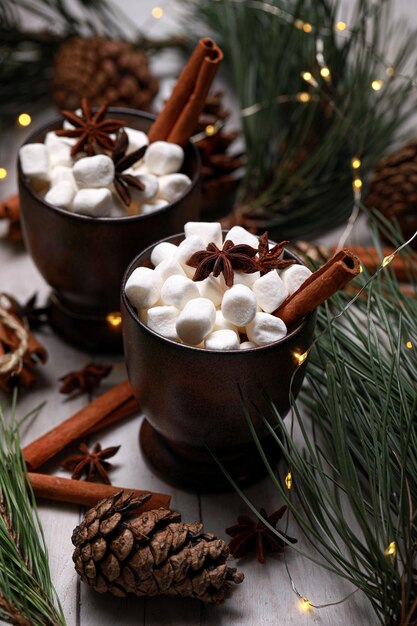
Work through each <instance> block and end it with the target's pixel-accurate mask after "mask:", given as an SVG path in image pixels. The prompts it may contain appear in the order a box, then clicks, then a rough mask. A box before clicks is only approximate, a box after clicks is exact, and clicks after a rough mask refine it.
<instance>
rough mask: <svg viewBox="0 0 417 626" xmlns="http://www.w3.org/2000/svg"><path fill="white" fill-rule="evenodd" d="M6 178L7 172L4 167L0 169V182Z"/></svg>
mask: <svg viewBox="0 0 417 626" xmlns="http://www.w3.org/2000/svg"><path fill="white" fill-rule="evenodd" d="M5 178H7V170H6V168H5V167H0V180H4V179H5Z"/></svg>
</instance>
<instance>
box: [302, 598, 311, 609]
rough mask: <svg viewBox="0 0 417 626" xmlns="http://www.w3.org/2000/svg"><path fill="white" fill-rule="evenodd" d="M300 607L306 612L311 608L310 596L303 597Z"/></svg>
mask: <svg viewBox="0 0 417 626" xmlns="http://www.w3.org/2000/svg"><path fill="white" fill-rule="evenodd" d="M300 609H301V610H302V611H305V612H307V611H309V610H310V609H311V602H310V600H309V599H308V598H304V597H303V598H301V599H300Z"/></svg>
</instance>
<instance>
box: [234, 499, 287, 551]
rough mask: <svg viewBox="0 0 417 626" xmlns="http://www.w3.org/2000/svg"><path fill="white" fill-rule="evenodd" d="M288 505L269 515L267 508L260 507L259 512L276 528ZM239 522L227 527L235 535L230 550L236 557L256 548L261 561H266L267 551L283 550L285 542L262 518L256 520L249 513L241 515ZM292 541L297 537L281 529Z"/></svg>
mask: <svg viewBox="0 0 417 626" xmlns="http://www.w3.org/2000/svg"><path fill="white" fill-rule="evenodd" d="M286 510H287V507H286V506H285V505H284V506H282V507H281V508H280V509H278V511H275V513H272V514H271V515H267V513H266V511H265V509H260V510H259V513H260V514H261V515H262V517H263V518H264V519H265V520H266V521H267V522H268V524H270V525H271V526H272V527H273V528H276V525H277V522H278V520H280V519H281V517H282V516H283V515H284V513H285V511H286ZM237 522H238V523H237V524H235V525H234V526H230V528H226V532H227V534H228V535H230V536H231V537H233V539H232V540H231V541H230V543H229V548H230V552H231V553H232V554H233V556H234V557H235V558H239V557H242V556H245V555H246V554H248V553H249V552H250V551H252V550H255V553H256V557H257V559H258V561H259V563H265V556H266V553H267V552H283V551H284V548H285V545H286V544H285V543H284V541H282V539H280V538H279V537H278V536H277V535H275V533H273V532H272V530H270V529H269V528H268V527H267V526H266V525H265V524H264V523H263V522H262V521H261V520H258V519H256V520H255V521H254V520H253V519H252V518H251V517H249V515H239V516H238V518H237ZM279 532H280V534H281V535H283V536H284V537H285V538H286V539H288V541H290V542H291V543H297V539H294V538H293V537H289V536H288V535H286V534H285V533H283V532H282V531H281V530H280V531H279Z"/></svg>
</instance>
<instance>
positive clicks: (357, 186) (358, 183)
mask: <svg viewBox="0 0 417 626" xmlns="http://www.w3.org/2000/svg"><path fill="white" fill-rule="evenodd" d="M362 184H363V183H362V181H361V179H360V178H355V179H354V181H353V183H352V185H353V188H354V189H356V190H359V189H361V188H362Z"/></svg>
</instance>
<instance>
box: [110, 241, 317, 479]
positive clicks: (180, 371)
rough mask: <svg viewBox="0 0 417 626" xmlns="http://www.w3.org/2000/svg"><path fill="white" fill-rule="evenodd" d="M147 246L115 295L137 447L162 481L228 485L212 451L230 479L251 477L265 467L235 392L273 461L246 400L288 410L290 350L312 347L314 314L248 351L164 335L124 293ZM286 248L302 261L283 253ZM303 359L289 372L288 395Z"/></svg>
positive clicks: (270, 445)
mask: <svg viewBox="0 0 417 626" xmlns="http://www.w3.org/2000/svg"><path fill="white" fill-rule="evenodd" d="M183 238H184V235H177V236H175V237H169V238H167V239H166V240H165V241H170V242H172V243H175V244H178V243H179V242H180V241H182V239H183ZM155 245H156V244H155ZM154 247H155V246H150V247H149V248H147V249H146V250H144V251H143V252H142V253H141V254H139V255H138V256H137V257H136V258H135V259H134V261H132V263H131V264H130V266H129V268H128V269H127V271H126V274H125V276H124V279H123V284H122V293H121V311H122V327H123V341H124V349H125V358H126V364H127V371H128V377H129V381H130V384H131V385H132V388H133V391H134V394H135V397H136V399H137V400H138V402H139V404H140V406H141V408H142V410H143V413H144V415H145V418H146V419H145V420H144V422H143V424H142V428H141V433H140V441H141V446H142V449H143V451H144V453H145V456H146V457H147V459H148V460H149V461H150V462H151V464H152V465H153V467H154V468H155V469H156V470H157V471H158V472H159V473H160V474H161V475H162V476H163V477H164V478H165V479H167V480H168V481H171V482H174V483H178V484H181V485H182V486H186V487H189V488H192V489H194V490H227V489H230V483H229V481H228V480H227V479H226V478H225V475H224V473H223V471H222V470H221V469H220V468H219V466H218V464H217V463H216V461H215V460H213V456H212V454H211V453H213V454H214V455H215V456H216V457H217V458H218V459H219V460H220V462H221V463H222V464H223V465H224V467H225V468H226V469H227V471H228V472H229V473H230V474H231V476H232V477H233V479H234V480H235V481H236V482H238V483H239V484H241V485H245V484H249V483H251V482H254V481H256V480H257V479H259V478H260V477H261V476H262V475H263V474H264V473H265V464H264V463H263V461H262V460H261V457H260V454H259V452H258V450H257V447H256V445H255V443H254V439H253V436H252V434H251V432H250V429H249V426H248V423H247V420H246V418H245V414H244V410H243V406H242V398H243V399H244V400H245V401H246V403H247V406H248V407H249V410H250V413H251V419H252V423H253V427H254V429H255V431H256V433H257V435H258V437H259V438H260V440H261V442H262V445H263V447H264V449H265V451H266V453H267V454H269V455H271V457H272V460H276V459H277V458H278V455H279V447H278V445H277V443H276V440H274V438H273V437H272V436H271V435H270V432H269V430H268V428H267V426H266V425H265V423H264V422H263V420H262V419H261V417H260V416H259V413H258V412H257V411H255V410H253V409H252V403H253V405H254V406H256V407H257V408H258V409H259V410H260V412H261V413H263V414H264V415H269V414H270V407H269V404H268V401H267V399H266V395H267V396H269V397H270V398H271V399H272V400H273V402H274V403H275V405H276V407H277V409H278V411H279V412H280V414H281V415H282V416H284V415H286V414H287V412H288V410H289V408H290V405H289V390H290V381H291V377H292V376H293V373H294V372H295V370H296V369H297V366H298V359H297V355H300V354H303V353H304V352H305V351H306V350H307V349H308V347H309V346H310V345H311V342H312V340H313V334H314V326H315V319H316V314H315V312H313V313H310V314H309V315H308V316H306V317H305V318H304V319H303V320H302V322H301V323H300V324H298V325H297V326H296V327H295V328H293V329H290V332H289V333H288V335H287V336H286V337H285V338H284V339H282V340H280V341H277V342H275V343H272V344H270V345H268V346H262V347H258V348H252V349H249V350H231V351H220V350H206V349H202V348H195V347H190V346H187V345H184V344H180V343H176V342H175V341H171V340H170V339H166V338H165V337H162V336H161V335H159V334H157V333H155V332H154V331H152V330H151V329H150V328H148V327H147V326H146V325H145V324H144V323H143V322H142V321H141V320H140V319H139V317H138V315H137V312H136V309H135V308H134V307H133V306H132V305H131V304H130V303H129V301H128V299H127V297H126V295H125V291H124V286H125V284H126V281H127V279H128V277H129V276H130V274H131V273H132V272H133V270H134V269H136V268H137V267H140V266H142V265H144V266H147V267H152V265H151V263H150V256H151V252H152V250H153V248H154ZM285 254H286V256H287V257H288V258H295V259H296V261H297V262H299V263H301V261H300V260H299V259H298V258H297V257H295V255H293V254H291V253H290V252H288V251H286V252H285ZM305 365H306V364H305V363H304V364H303V365H301V367H299V369H298V371H297V373H296V374H295V377H294V380H293V384H292V393H293V395H294V396H295V395H297V393H298V391H299V389H300V386H301V383H302V380H303V377H304V372H305Z"/></svg>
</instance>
